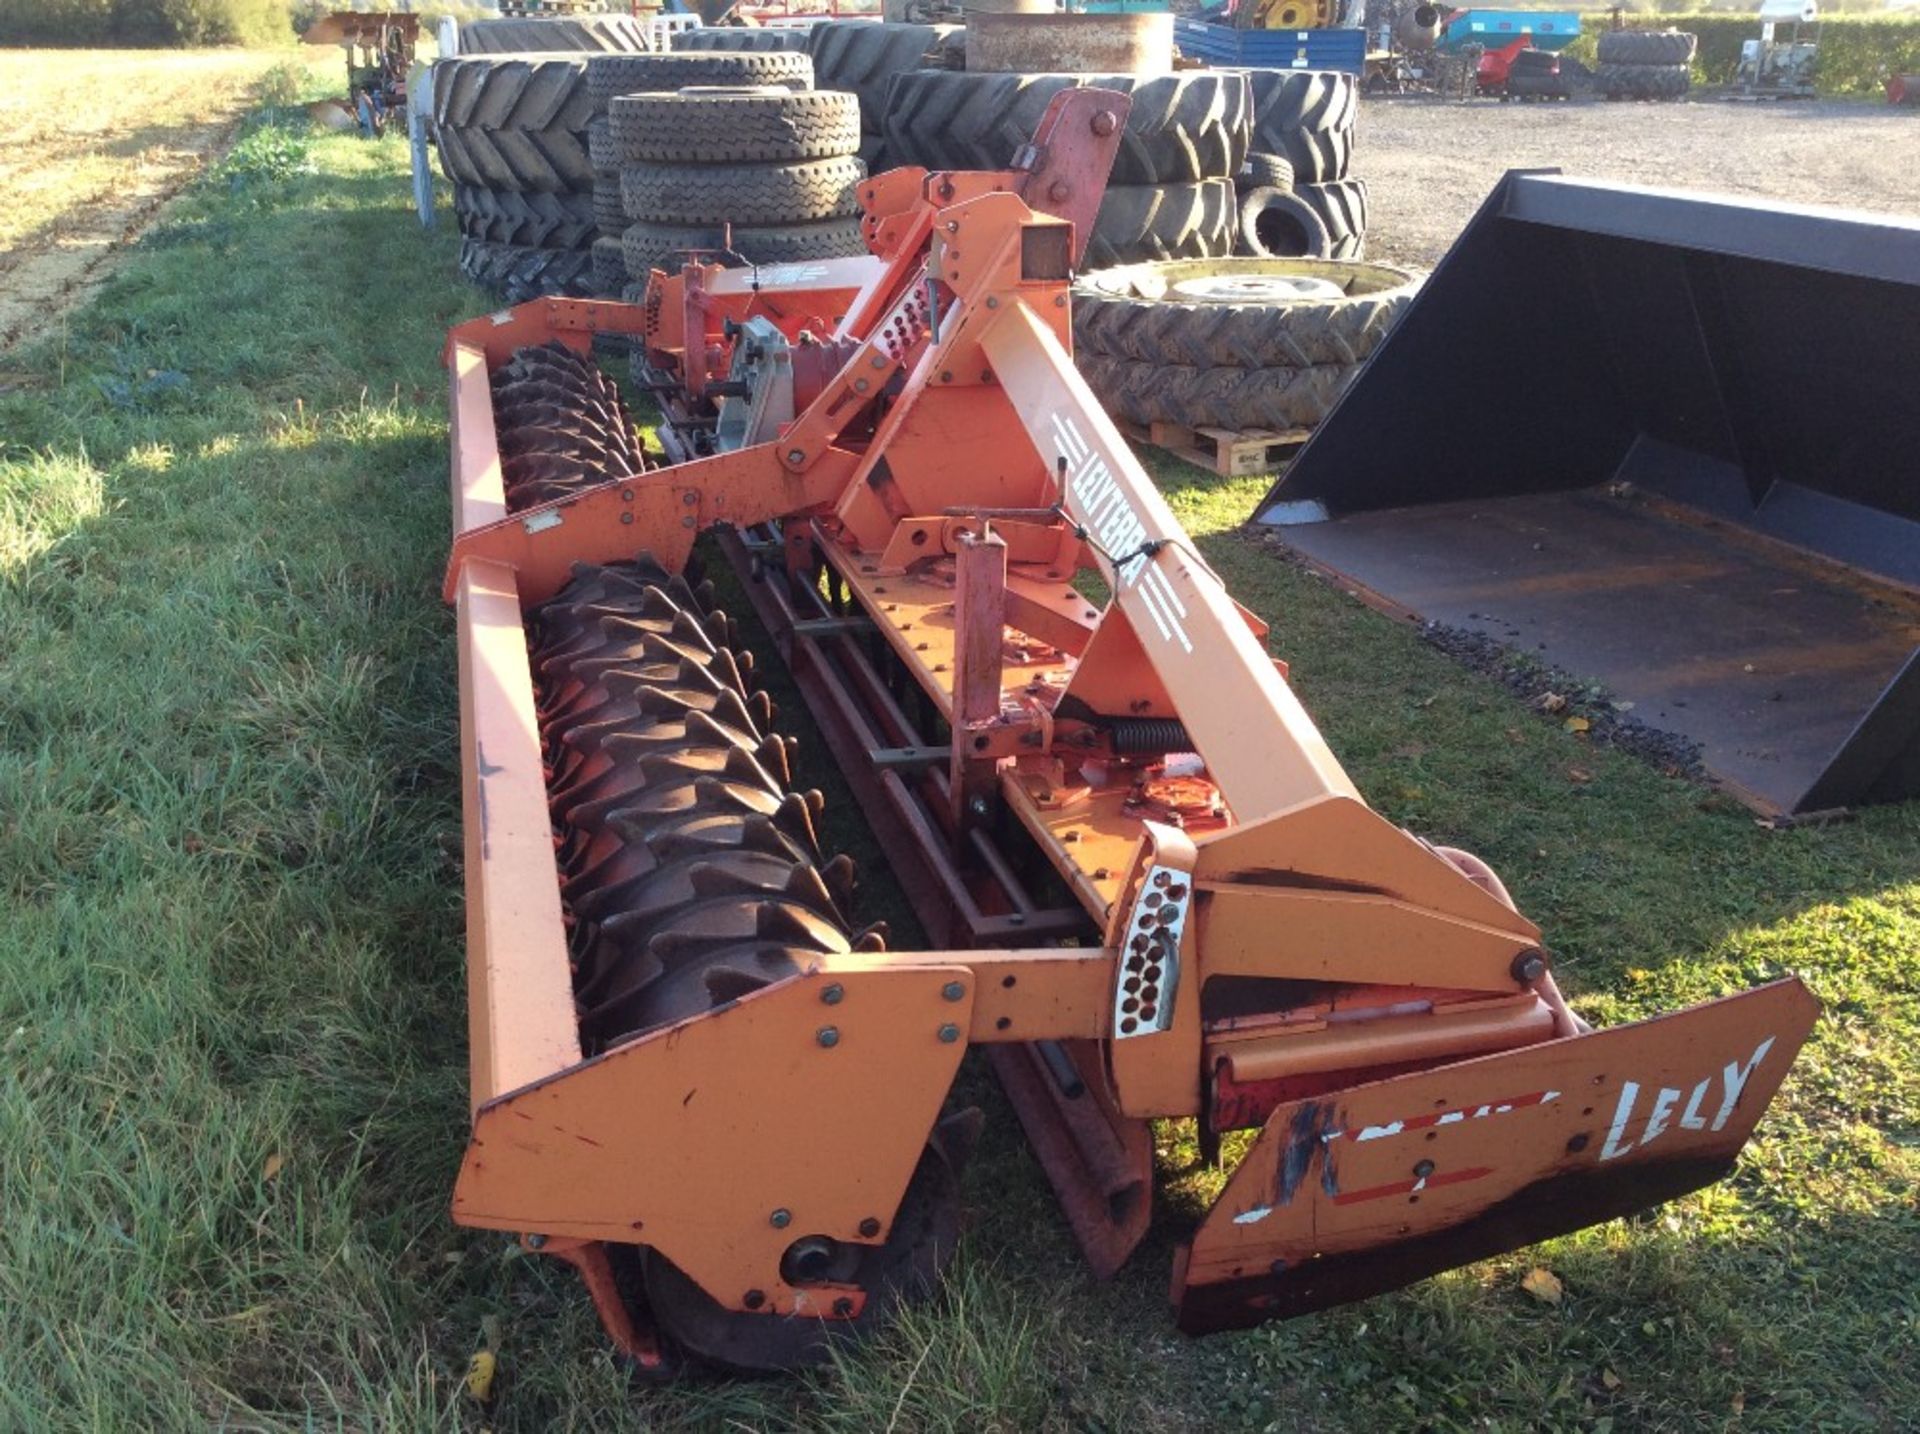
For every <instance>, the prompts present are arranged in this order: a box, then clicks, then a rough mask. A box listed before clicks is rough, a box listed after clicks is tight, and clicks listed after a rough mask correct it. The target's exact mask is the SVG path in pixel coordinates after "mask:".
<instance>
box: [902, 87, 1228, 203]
mask: <svg viewBox="0 0 1920 1434" xmlns="http://www.w3.org/2000/svg"><path fill="white" fill-rule="evenodd" d="M1089 86H1093V87H1098V88H1101V89H1113V90H1121V91H1124V92H1127V93H1129V94H1131V95H1132V97H1133V111H1132V113H1131V114H1130V115H1129V116H1128V118H1127V128H1126V133H1125V135H1124V136H1123V138H1122V140H1121V144H1120V151H1119V153H1118V154H1117V155H1116V156H1115V157H1114V161H1113V174H1112V177H1111V180H1110V183H1112V184H1119V185H1142V184H1194V183H1198V182H1200V181H1202V180H1209V179H1227V180H1231V179H1232V178H1233V176H1234V175H1236V174H1238V173H1239V172H1240V167H1241V165H1243V164H1244V163H1245V162H1246V157H1247V113H1248V89H1247V80H1246V77H1245V75H1243V74H1241V73H1239V72H1237V71H1211V70H1188V71H1185V72H1182V73H1180V74H1175V75H1154V76H1136V75H997V74H970V73H967V72H964V71H951V70H917V71H914V72H912V73H910V74H903V75H901V76H899V78H897V79H896V80H895V81H894V82H893V88H892V90H891V91H889V93H888V99H887V119H886V131H885V133H886V139H887V149H888V152H889V153H890V154H892V156H893V158H894V160H895V162H897V163H904V164H923V165H925V166H926V167H927V168H929V169H1005V168H1006V167H1007V165H1009V164H1011V163H1012V162H1013V157H1014V155H1015V154H1016V153H1017V152H1018V151H1019V149H1020V148H1021V147H1022V146H1023V145H1025V144H1027V143H1029V142H1030V141H1031V140H1032V138H1033V132H1034V129H1035V128H1036V127H1037V126H1038V125H1039V123H1040V117H1041V116H1042V115H1043V114H1044V113H1045V112H1046V108H1047V105H1048V103H1049V102H1050V101H1051V100H1052V99H1053V97H1054V96H1055V95H1057V94H1059V93H1060V92H1061V91H1062V90H1067V89H1077V88H1085V87H1089Z"/></svg>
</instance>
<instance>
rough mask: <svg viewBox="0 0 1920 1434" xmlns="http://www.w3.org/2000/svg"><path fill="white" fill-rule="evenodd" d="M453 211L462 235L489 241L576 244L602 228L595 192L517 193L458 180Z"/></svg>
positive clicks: (551, 246) (556, 245)
mask: <svg viewBox="0 0 1920 1434" xmlns="http://www.w3.org/2000/svg"><path fill="white" fill-rule="evenodd" d="M453 212H454V217H455V219H456V220H457V221H458V222H459V226H460V232H461V233H462V234H463V235H465V236H466V237H467V238H469V239H480V240H484V241H485V242H487V243H491V244H522V245H527V246H529V247H533V248H540V249H578V248H580V247H582V246H583V245H585V244H587V243H588V242H590V241H591V240H592V238H593V236H594V231H595V230H596V229H597V228H598V224H597V222H596V219H595V215H594V212H593V203H592V200H591V197H590V196H588V195H584V194H519V193H515V192H514V191H512V190H496V189H484V188H481V187H479V186H477V185H471V184H456V185H454V187H453Z"/></svg>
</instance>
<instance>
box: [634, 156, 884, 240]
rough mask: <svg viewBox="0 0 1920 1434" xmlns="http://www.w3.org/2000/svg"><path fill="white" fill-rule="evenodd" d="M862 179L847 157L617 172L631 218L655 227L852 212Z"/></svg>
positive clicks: (859, 167)
mask: <svg viewBox="0 0 1920 1434" xmlns="http://www.w3.org/2000/svg"><path fill="white" fill-rule="evenodd" d="M866 177H867V170H866V166H865V165H863V164H861V163H860V161H859V160H857V159H854V158H852V157H851V156H849V157H846V158H841V159H814V160H808V161H806V162H804V163H801V164H630V165H628V166H627V167H626V168H625V169H623V170H621V171H620V194H621V199H622V201H623V202H624V203H625V205H626V210H627V213H628V215H629V216H631V217H632V218H634V219H639V220H648V221H651V222H654V223H660V224H729V223H731V224H749V225H763V224H804V223H807V222H808V221H810V220H815V219H839V218H842V217H845V216H847V215H851V214H854V213H856V212H857V211H858V208H859V205H858V202H857V200H856V199H855V195H854V190H855V187H856V186H857V185H858V184H859V183H860V181H861V180H863V179H865V178H866Z"/></svg>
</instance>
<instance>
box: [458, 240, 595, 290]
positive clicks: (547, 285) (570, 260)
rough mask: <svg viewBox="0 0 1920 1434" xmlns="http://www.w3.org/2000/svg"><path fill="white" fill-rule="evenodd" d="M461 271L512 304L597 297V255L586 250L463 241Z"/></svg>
mask: <svg viewBox="0 0 1920 1434" xmlns="http://www.w3.org/2000/svg"><path fill="white" fill-rule="evenodd" d="M460 272H461V273H463V274H465V275H466V276H467V278H468V279H470V280H472V281H473V282H474V283H475V284H478V285H479V286H480V287H481V288H483V289H486V290H487V291H488V292H490V293H492V294H495V295H497V296H498V297H500V298H502V299H504V300H506V301H507V302H508V303H509V304H524V303H526V302H527V301H528V300H529V299H538V298H542V297H544V296H546V295H548V294H565V295H568V296H570V297H572V298H578V299H584V298H588V297H591V295H592V294H593V256H592V254H591V253H589V252H588V251H587V250H584V249H531V248H527V247H526V246H524V245H520V244H488V243H484V242H483V241H481V240H478V239H462V240H461V241H460Z"/></svg>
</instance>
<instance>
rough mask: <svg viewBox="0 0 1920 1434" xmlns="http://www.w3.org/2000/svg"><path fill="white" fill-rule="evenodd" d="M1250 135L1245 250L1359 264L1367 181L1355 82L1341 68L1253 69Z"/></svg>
mask: <svg viewBox="0 0 1920 1434" xmlns="http://www.w3.org/2000/svg"><path fill="white" fill-rule="evenodd" d="M1245 73H1246V76H1247V80H1248V83H1249V84H1250V86H1251V87H1252V104H1253V113H1252V138H1251V142H1250V144H1249V146H1248V154H1247V160H1246V165H1245V167H1244V168H1243V169H1242V170H1241V171H1240V172H1239V176H1238V177H1239V213H1238V215H1237V218H1238V228H1239V235H1240V252H1241V253H1242V254H1245V255H1249V256H1252V257H1255V258H1309V259H1358V258H1360V257H1362V256H1363V255H1364V254H1365V253H1366V245H1367V182H1366V180H1364V179H1360V178H1357V177H1355V176H1354V175H1353V174H1352V173H1351V172H1350V171H1351V170H1352V167H1353V146H1354V121H1355V119H1356V118H1357V116H1358V115H1359V112H1360V86H1359V81H1358V79H1357V77H1355V76H1353V75H1350V74H1347V73H1346V72H1345V71H1341V70H1248V71H1246V72H1245Z"/></svg>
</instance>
